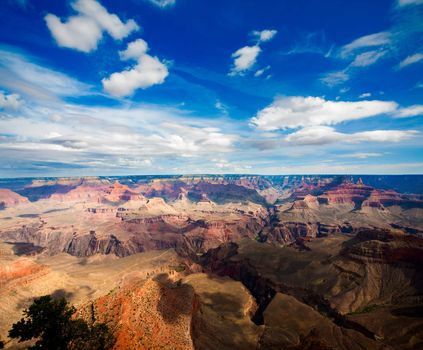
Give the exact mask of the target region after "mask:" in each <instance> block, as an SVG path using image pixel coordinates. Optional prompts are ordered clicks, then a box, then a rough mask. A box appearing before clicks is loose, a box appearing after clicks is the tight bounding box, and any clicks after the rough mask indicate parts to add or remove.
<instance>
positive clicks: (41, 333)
mask: <svg viewBox="0 0 423 350" xmlns="http://www.w3.org/2000/svg"><path fill="white" fill-rule="evenodd" d="M75 312H76V309H75V307H73V306H72V305H69V303H68V302H67V301H66V299H65V298H59V299H53V298H52V297H51V296H49V295H46V296H42V297H40V298H38V299H35V300H34V302H33V303H32V305H31V306H30V307H29V308H28V309H25V310H24V312H23V313H24V317H23V318H22V319H21V320H20V321H18V322H17V323H15V324H14V325H13V326H12V328H11V329H10V331H9V337H10V338H14V339H18V340H19V342H23V341H26V340H32V339H35V340H36V342H35V345H33V346H32V347H30V348H29V349H37V350H38V349H43V350H53V349H54V350H83V349H86V350H103V349H110V348H111V347H112V346H113V344H114V342H115V339H114V337H113V335H112V334H111V333H110V331H109V329H108V327H107V325H105V324H103V323H99V324H95V325H89V324H87V323H86V322H85V321H84V320H82V319H73V318H72V315H73V314H74V313H75Z"/></svg>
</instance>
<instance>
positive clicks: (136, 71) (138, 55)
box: [102, 39, 169, 97]
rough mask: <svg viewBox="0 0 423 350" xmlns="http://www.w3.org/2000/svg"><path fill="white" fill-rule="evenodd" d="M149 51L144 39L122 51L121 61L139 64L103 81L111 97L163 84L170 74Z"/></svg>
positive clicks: (127, 94)
mask: <svg viewBox="0 0 423 350" xmlns="http://www.w3.org/2000/svg"><path fill="white" fill-rule="evenodd" d="M147 51H148V45H147V43H146V42H145V41H144V40H142V39H138V40H135V41H133V42H131V43H129V44H128V46H127V48H126V50H124V51H120V52H119V55H120V57H121V59H123V60H130V59H132V60H137V64H136V65H135V66H133V67H131V68H130V69H127V70H124V71H122V72H116V73H113V74H111V75H110V77H108V78H105V79H103V80H102V83H103V88H104V90H106V91H107V92H108V93H109V94H110V95H113V96H116V97H123V96H129V95H132V94H133V93H134V91H135V90H137V89H146V88H149V87H151V86H153V85H157V84H162V83H163V82H164V81H165V79H166V77H167V76H168V74H169V72H168V69H167V67H166V65H165V64H163V63H162V62H160V60H159V59H158V58H157V57H153V56H150V55H149V54H147Z"/></svg>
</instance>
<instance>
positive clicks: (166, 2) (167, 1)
mask: <svg viewBox="0 0 423 350" xmlns="http://www.w3.org/2000/svg"><path fill="white" fill-rule="evenodd" d="M148 1H150V2H151V3H152V4H153V5H156V6H158V7H161V8H166V7H171V6H174V5H175V4H176V0H148Z"/></svg>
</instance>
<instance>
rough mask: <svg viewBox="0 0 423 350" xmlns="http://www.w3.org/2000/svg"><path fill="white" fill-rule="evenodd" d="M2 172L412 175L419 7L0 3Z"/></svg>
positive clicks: (419, 93) (242, 1)
mask: <svg viewBox="0 0 423 350" xmlns="http://www.w3.org/2000/svg"><path fill="white" fill-rule="evenodd" d="M0 28H1V30H0V176H1V177H18V176H75V175H126V174H187V173H255V174H303V173H304V174H319V173H320V174H328V173H330V174H335V173H342V174H398V173H399V174H401V173H423V152H422V150H423V134H422V133H423V122H422V116H423V99H422V97H423V75H422V73H423V39H422V38H423V33H422V32H423V1H422V0H390V1H340V0H331V1H329V0H328V1H314V0H307V1H306V0H304V1H284V0H273V1H270V0H260V1H253V0H232V1H225V0H210V1H208V0H202V1H197V0H127V1H111V0H102V1H99V0H74V1H65V0H63V1H49V0H4V1H2V2H1V4H0Z"/></svg>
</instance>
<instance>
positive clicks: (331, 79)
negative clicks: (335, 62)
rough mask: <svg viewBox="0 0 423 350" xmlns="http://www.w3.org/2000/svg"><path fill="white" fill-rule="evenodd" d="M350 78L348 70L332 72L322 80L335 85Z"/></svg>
mask: <svg viewBox="0 0 423 350" xmlns="http://www.w3.org/2000/svg"><path fill="white" fill-rule="evenodd" d="M349 78H350V76H349V74H348V73H347V72H346V70H342V71H336V72H330V73H328V74H326V75H325V76H324V77H323V78H322V79H321V81H322V82H323V83H324V84H326V85H328V86H331V87H332V86H335V85H339V84H342V83H344V82H346V81H347V80H348V79H349Z"/></svg>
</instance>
